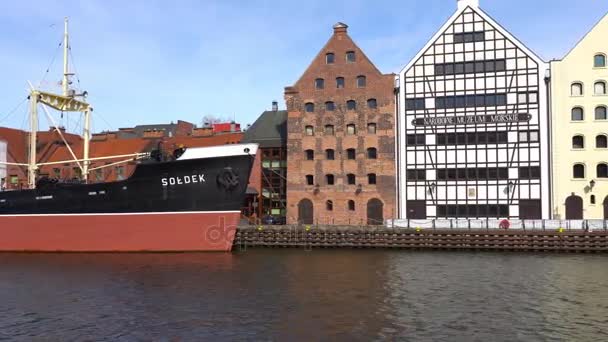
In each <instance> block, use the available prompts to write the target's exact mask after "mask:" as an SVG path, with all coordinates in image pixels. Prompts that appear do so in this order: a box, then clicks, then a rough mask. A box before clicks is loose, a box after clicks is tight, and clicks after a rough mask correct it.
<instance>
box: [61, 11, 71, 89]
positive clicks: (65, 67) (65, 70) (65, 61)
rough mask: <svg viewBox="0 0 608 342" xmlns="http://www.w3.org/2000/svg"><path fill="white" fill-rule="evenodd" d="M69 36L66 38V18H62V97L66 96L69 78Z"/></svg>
mask: <svg viewBox="0 0 608 342" xmlns="http://www.w3.org/2000/svg"><path fill="white" fill-rule="evenodd" d="M68 44H69V36H68V17H65V18H64V29H63V80H62V81H61V86H62V88H63V96H68V95H69V94H68V90H69V89H68V87H69V83H70V80H69V77H70V73H69V72H70V70H69V66H68V52H69V51H68V48H69V45H68Z"/></svg>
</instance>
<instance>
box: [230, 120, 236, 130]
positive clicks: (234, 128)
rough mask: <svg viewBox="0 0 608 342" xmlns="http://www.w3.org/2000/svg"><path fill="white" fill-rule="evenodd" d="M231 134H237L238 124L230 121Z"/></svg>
mask: <svg viewBox="0 0 608 342" xmlns="http://www.w3.org/2000/svg"><path fill="white" fill-rule="evenodd" d="M230 132H236V123H235V122H234V121H230Z"/></svg>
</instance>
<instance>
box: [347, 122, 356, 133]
mask: <svg viewBox="0 0 608 342" xmlns="http://www.w3.org/2000/svg"><path fill="white" fill-rule="evenodd" d="M346 134H347V135H355V134H357V129H356V128H355V124H348V125H346Z"/></svg>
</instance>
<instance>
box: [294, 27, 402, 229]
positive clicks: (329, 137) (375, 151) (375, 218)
mask: <svg viewBox="0 0 608 342" xmlns="http://www.w3.org/2000/svg"><path fill="white" fill-rule="evenodd" d="M347 28H348V26H347V25H345V24H343V23H338V24H336V25H334V27H333V29H334V33H333V35H332V37H331V38H330V39H329V41H328V42H327V44H326V45H325V46H324V47H323V49H322V50H321V51H320V52H319V54H318V55H317V56H316V57H315V58H314V59H313V61H312V63H311V64H310V66H309V67H308V68H307V69H306V71H305V72H304V74H303V75H302V76H301V77H300V79H299V80H298V81H297V82H296V83H295V85H293V86H290V87H286V88H285V102H286V105H287V111H288V119H287V129H288V138H287V168H288V170H289V173H288V174H287V178H288V179H287V203H288V206H287V222H288V223H304V224H311V223H320V224H321V223H322V224H361V223H370V224H382V223H383V220H385V219H387V218H390V217H394V215H395V209H394V208H395V131H394V116H395V101H394V80H395V76H394V74H382V73H381V72H380V71H379V70H378V69H377V68H376V67H375V66H374V64H373V63H372V62H371V61H370V60H369V59H368V58H367V57H366V56H365V54H364V53H363V51H361V49H360V48H359V47H358V46H357V45H356V44H355V43H354V42H353V40H352V39H351V38H350V37H349V35H348V34H347Z"/></svg>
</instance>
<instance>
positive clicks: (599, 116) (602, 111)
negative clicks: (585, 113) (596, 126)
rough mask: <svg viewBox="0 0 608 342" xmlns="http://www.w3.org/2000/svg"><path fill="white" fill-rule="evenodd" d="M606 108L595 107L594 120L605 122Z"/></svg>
mask: <svg viewBox="0 0 608 342" xmlns="http://www.w3.org/2000/svg"><path fill="white" fill-rule="evenodd" d="M606 119H607V117H606V107H604V106H599V107H595V120H606Z"/></svg>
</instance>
